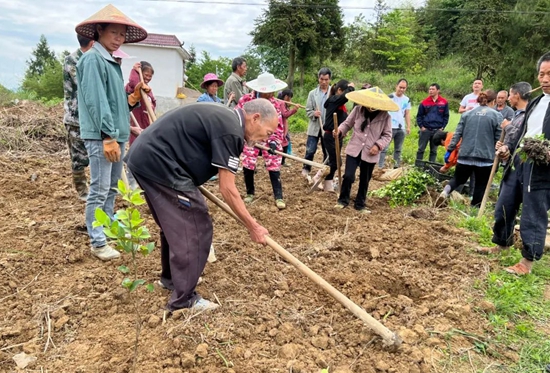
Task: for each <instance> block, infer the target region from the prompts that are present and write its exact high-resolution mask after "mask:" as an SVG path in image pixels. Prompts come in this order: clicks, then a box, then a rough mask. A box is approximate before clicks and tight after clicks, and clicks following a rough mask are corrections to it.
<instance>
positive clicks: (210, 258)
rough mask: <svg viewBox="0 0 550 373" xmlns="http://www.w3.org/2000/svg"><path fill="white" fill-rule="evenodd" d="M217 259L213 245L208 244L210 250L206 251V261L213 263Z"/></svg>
mask: <svg viewBox="0 0 550 373" xmlns="http://www.w3.org/2000/svg"><path fill="white" fill-rule="evenodd" d="M217 260H218V259H217V258H216V252H215V251H214V245H210V252H209V253H208V259H207V261H208V263H214V262H215V261H217Z"/></svg>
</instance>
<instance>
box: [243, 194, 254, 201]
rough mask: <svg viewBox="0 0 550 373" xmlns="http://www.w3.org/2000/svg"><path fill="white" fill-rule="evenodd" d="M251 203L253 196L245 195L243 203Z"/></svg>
mask: <svg viewBox="0 0 550 373" xmlns="http://www.w3.org/2000/svg"><path fill="white" fill-rule="evenodd" d="M252 201H254V194H247V195H246V197H244V203H252Z"/></svg>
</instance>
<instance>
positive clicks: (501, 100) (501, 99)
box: [497, 91, 508, 106]
mask: <svg viewBox="0 0 550 373" xmlns="http://www.w3.org/2000/svg"><path fill="white" fill-rule="evenodd" d="M507 98H508V93H507V92H505V91H500V92H499V93H498V94H497V105H498V106H504V105H506V99H507Z"/></svg>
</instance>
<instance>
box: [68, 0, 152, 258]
mask: <svg viewBox="0 0 550 373" xmlns="http://www.w3.org/2000/svg"><path fill="white" fill-rule="evenodd" d="M76 32H77V33H78V34H80V35H82V36H85V37H87V38H92V39H93V40H95V43H94V45H93V47H92V48H91V49H90V50H89V51H88V52H86V53H85V54H84V55H83V56H82V57H81V58H80V60H79V61H78V64H77V65H76V76H77V82H78V111H79V112H78V115H79V120H80V134H81V137H82V139H83V140H84V144H85V146H86V150H87V152H88V156H89V159H90V190H89V194H88V199H87V200H86V227H87V229H88V235H89V236H90V241H91V244H92V254H93V255H95V256H96V257H98V258H99V259H101V260H111V259H115V258H118V257H119V256H120V253H119V252H118V251H116V250H115V249H114V248H112V247H111V246H109V245H108V244H107V238H106V237H105V233H103V228H102V227H95V228H94V226H93V222H94V221H95V211H96V209H98V208H100V209H102V210H103V211H104V212H105V213H106V214H107V215H109V216H110V217H111V218H112V217H113V215H114V204H115V196H116V188H117V184H118V180H119V179H120V177H121V172H122V168H123V167H122V158H123V157H124V146H125V144H126V142H127V141H128V138H129V135H130V125H129V123H130V109H131V108H132V107H134V106H136V105H137V104H138V103H139V101H140V100H141V89H144V90H146V91H148V90H149V87H147V86H146V85H142V83H141V82H140V83H139V84H138V85H136V87H135V90H134V92H132V93H131V94H130V95H127V94H126V92H125V91H124V78H123V77H122V71H121V69H120V65H119V64H118V63H117V62H116V61H115V59H114V58H113V56H112V53H113V52H114V51H116V50H117V49H118V48H119V47H120V46H121V45H122V44H123V43H135V42H138V41H140V40H143V39H145V38H146V37H147V32H146V31H145V30H144V29H143V28H142V27H141V26H139V25H137V24H136V23H135V22H134V21H132V20H131V19H130V18H128V17H126V16H125V15H124V14H123V13H121V12H120V11H119V10H118V9H116V8H115V7H114V6H112V5H107V6H106V7H105V8H103V9H102V10H100V11H99V12H97V13H96V14H94V15H93V16H91V17H90V18H88V19H87V20H85V21H83V22H81V23H80V24H79V25H78V26H76Z"/></svg>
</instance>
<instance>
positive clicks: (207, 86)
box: [197, 73, 231, 104]
mask: <svg viewBox="0 0 550 373" xmlns="http://www.w3.org/2000/svg"><path fill="white" fill-rule="evenodd" d="M222 85H223V80H221V79H219V78H218V76H217V75H216V74H214V73H208V74H206V75H205V76H204V78H203V80H202V83H201V88H202V89H204V91H205V92H204V93H203V94H202V95H200V96H199V98H198V99H197V102H216V103H218V104H221V103H222V100H221V99H220V98H219V97H218V88H220V87H221V86H222ZM230 99H231V98H230Z"/></svg>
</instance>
